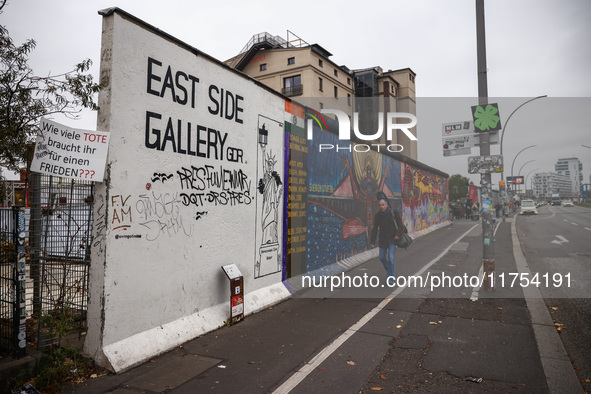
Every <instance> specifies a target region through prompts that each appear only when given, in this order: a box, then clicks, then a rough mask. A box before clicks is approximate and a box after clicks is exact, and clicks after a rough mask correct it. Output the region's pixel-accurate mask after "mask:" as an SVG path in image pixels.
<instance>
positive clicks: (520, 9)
mask: <svg viewBox="0 0 591 394" xmlns="http://www.w3.org/2000/svg"><path fill="white" fill-rule="evenodd" d="M201 3H205V4H201ZM115 6H116V7H119V8H121V9H123V10H125V11H127V12H129V13H131V14H133V15H135V16H137V17H138V18H140V19H142V20H144V21H145V22H147V23H149V24H151V25H153V26H155V27H157V28H159V29H161V30H163V31H164V32H166V33H169V34H171V35H173V36H175V37H177V38H178V39H180V40H182V41H185V42H186V43H188V44H190V45H192V46H194V47H195V48H197V49H199V50H201V51H203V52H205V53H207V54H209V55H211V56H213V57H215V58H217V59H219V60H226V59H228V58H230V57H232V56H234V55H236V54H237V53H238V52H239V51H240V50H241V49H242V47H243V46H244V45H245V44H246V42H247V41H248V40H249V39H250V38H251V36H252V35H253V34H256V33H260V32H264V31H266V32H269V33H271V34H273V35H280V36H283V37H286V35H287V30H289V31H291V32H293V33H295V34H297V35H298V36H299V37H301V38H302V39H304V40H306V41H307V42H309V43H310V44H312V43H318V44H320V45H322V46H323V47H324V48H326V49H327V50H328V51H330V52H331V53H333V57H332V58H331V59H332V60H333V61H334V62H335V63H337V64H339V65H346V66H347V67H349V68H350V69H356V68H367V67H373V66H381V67H382V68H383V69H384V70H388V69H400V68H405V67H410V68H411V69H412V70H413V71H414V72H416V74H417V77H416V94H417V97H419V98H423V97H438V98H442V99H439V100H441V102H445V103H446V104H447V103H449V102H457V103H461V105H457V106H455V108H454V110H450V111H435V112H431V111H433V106H430V107H429V106H425V108H424V109H423V110H421V108H420V105H419V107H418V109H417V118H418V126H417V127H418V136H419V141H418V147H419V148H418V149H419V160H420V161H422V162H424V163H426V164H428V165H430V166H432V167H435V168H438V169H440V170H442V171H445V172H447V173H449V174H450V175H452V174H456V173H459V174H462V175H466V176H467V175H468V174H467V160H468V159H467V158H468V155H463V156H455V157H443V148H442V144H441V123H443V122H453V121H463V120H470V117H471V116H470V105H475V104H477V99H476V98H475V97H477V96H478V89H477V74H476V23H475V1H474V0H444V1H442V0H389V1H384V2H382V3H380V2H369V3H363V2H361V3H360V2H358V1H355V2H353V1H351V2H348V1H341V2H329V1H326V2H320V1H308V0H304V1H297V2H291V3H289V6H280V5H279V3H273V2H269V1H265V2H262V1H248V2H247V1H235V0H224V1H210V2H193V1H177V0H168V1H167V2H162V1H154V0H141V1H140V0H120V1H118V2H114V1H104V0H94V1H80V0H56V1H47V0H9V3H8V5H7V6H6V7H5V8H4V12H3V14H2V15H0V23H1V24H2V25H4V26H6V27H7V28H8V30H9V31H10V34H11V36H12V38H13V39H14V41H15V42H16V43H18V44H20V43H22V42H23V41H25V40H26V39H28V38H33V39H35V40H36V42H37V48H36V49H35V51H34V52H33V53H32V54H31V56H30V65H31V66H32V67H33V69H34V71H35V73H36V74H38V75H46V74H48V73H50V72H52V73H58V72H64V71H66V70H70V69H71V68H72V66H73V65H74V64H76V63H78V62H79V61H81V60H83V59H86V58H90V59H92V60H93V62H94V66H93V69H92V72H93V74H94V75H95V78H96V80H98V67H99V54H100V42H101V23H102V21H101V16H99V15H98V13H97V11H98V10H101V9H104V8H109V7H115ZM485 18H486V46H487V65H488V92H489V97H490V98H491V99H490V102H499V106H500V115H501V122H502V123H503V124H504V122H505V121H506V120H507V118H508V117H509V115H510V114H511V113H512V112H513V111H514V110H515V109H516V108H517V107H518V106H519V105H520V104H521V103H523V102H525V101H526V100H529V99H530V98H533V97H536V96H540V95H548V96H549V97H548V98H543V99H539V100H535V101H533V102H531V103H529V104H526V105H525V106H523V107H522V108H521V109H519V110H518V111H517V112H515V114H514V115H513V117H512V118H511V120H510V122H509V123H508V124H507V128H506V133H505V135H504V138H503V155H504V157H505V176H507V175H510V170H511V164H512V162H513V160H514V159H515V156H516V154H517V153H518V152H519V151H520V150H521V149H523V148H525V147H527V146H529V145H537V147H535V148H530V149H527V150H525V151H523V152H522V153H521V154H520V155H519V156H518V157H517V158H516V159H515V165H514V175H517V172H518V170H519V169H522V171H521V175H527V174H528V173H531V174H532V175H530V177H529V178H528V181H529V180H530V179H531V177H532V176H533V174H535V173H536V172H541V171H553V170H554V164H555V162H556V161H557V159H559V158H562V157H577V158H579V159H580V160H581V161H582V162H583V173H584V182H590V180H589V174H590V173H591V149H589V148H585V147H583V146H582V145H587V146H591V117H590V116H589V115H588V112H589V108H591V75H590V71H591V45H589V40H590V39H591V23H590V22H589V21H591V1H589V0H563V1H556V0H485ZM448 97H458V98H459V97H466V98H473V99H472V100H459V99H457V101H456V99H451V100H450V99H445V98H448ZM508 97H509V98H508ZM471 101H472V102H471ZM425 102H429V103H433V102H437V101H433V100H431V99H429V100H427V101H425ZM420 103H421V100H419V104H420ZM56 120H58V119H56ZM58 121H60V120H58ZM63 123H65V124H67V125H69V126H71V127H77V128H82V129H95V128H96V114H95V113H91V112H84V113H83V116H82V119H81V120H79V121H70V120H67V121H63ZM499 153H500V151H499V146H498V145H497V146H493V147H492V148H491V154H499ZM478 154H479V151H478V148H473V149H472V155H478ZM531 160H535V161H533V162H531V163H528V162H529V161H531ZM470 178H471V179H472V180H474V182H475V183H476V184H479V176H476V175H473V176H470ZM498 180H500V176H498V175H494V176H493V182H498ZM528 184H529V182H528Z"/></svg>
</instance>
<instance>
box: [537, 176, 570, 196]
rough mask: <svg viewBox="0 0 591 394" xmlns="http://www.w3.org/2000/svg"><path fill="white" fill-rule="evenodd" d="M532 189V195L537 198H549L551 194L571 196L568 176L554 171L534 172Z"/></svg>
mask: <svg viewBox="0 0 591 394" xmlns="http://www.w3.org/2000/svg"><path fill="white" fill-rule="evenodd" d="M532 189H533V194H534V196H536V197H538V198H551V197H552V194H560V197H561V198H567V197H569V198H570V197H573V195H572V182H571V180H570V178H569V176H568V175H565V174H559V173H556V172H540V173H537V174H534V179H533V181H532Z"/></svg>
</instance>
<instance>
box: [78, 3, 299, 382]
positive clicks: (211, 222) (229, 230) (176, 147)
mask: <svg viewBox="0 0 591 394" xmlns="http://www.w3.org/2000/svg"><path fill="white" fill-rule="evenodd" d="M101 13H102V15H103V37H102V40H103V41H102V52H101V71H100V73H101V74H100V78H101V83H102V84H103V86H104V89H103V91H102V92H101V94H100V97H99V105H100V108H101V109H100V111H99V115H98V124H97V129H98V130H104V131H109V132H111V139H110V146H109V158H108V161H107V175H106V178H105V181H104V182H103V183H99V184H97V187H96V194H95V212H94V218H95V226H94V243H93V250H92V264H91V272H90V289H89V291H90V304H89V311H88V320H89V331H88V337H87V340H86V344H85V352H86V353H87V354H89V355H91V356H93V357H94V358H95V360H96V361H97V362H98V363H99V364H101V365H103V366H105V367H107V368H110V369H112V370H114V371H122V370H124V369H127V368H129V367H131V366H133V365H135V364H138V363H140V362H142V361H144V360H146V359H148V358H150V357H153V356H154V355H156V354H159V353H162V352H164V351H166V350H168V349H170V348H172V347H174V346H177V345H179V344H181V343H183V342H185V341H187V340H189V339H191V338H194V337H196V336H198V335H201V334H203V333H205V332H207V331H211V330H213V329H215V328H217V327H219V326H222V325H223V324H224V321H225V320H226V319H228V318H229V316H230V305H229V299H230V289H229V281H228V279H227V278H226V276H225V274H224V272H223V271H222V269H221V266H223V265H226V264H232V263H234V264H236V265H237V266H238V268H239V269H240V271H241V272H242V274H243V276H244V286H245V289H244V290H245V300H244V305H245V313H246V314H249V313H253V312H255V311H257V310H259V309H261V308H264V307H265V306H268V305H269V304H271V303H275V302H278V301H279V300H281V299H283V298H285V297H287V296H288V295H289V293H288V292H287V290H286V289H285V287H284V286H283V285H282V283H281V280H282V269H283V267H282V258H283V256H282V250H283V244H282V243H283V237H282V234H283V225H282V223H283V210H282V209H281V207H282V205H283V204H284V201H283V198H284V197H283V183H284V179H283V177H284V175H283V174H284V157H283V151H284V130H283V120H284V117H285V101H284V98H283V97H282V96H280V95H278V94H276V93H273V92H272V91H270V90H269V89H268V88H265V87H264V86H263V85H262V84H259V83H257V82H255V81H254V80H252V79H250V78H248V77H245V76H243V75H241V74H239V73H237V72H235V71H233V70H231V69H230V68H228V67H226V66H225V65H223V64H222V63H221V62H218V61H217V60H215V59H212V58H211V57H209V56H207V55H205V54H203V53H200V52H199V51H198V50H196V49H194V48H192V47H190V46H188V45H186V44H184V43H182V42H180V41H178V40H176V39H174V38H173V37H170V36H168V35H166V34H164V33H162V32H160V31H159V30H157V29H155V28H153V27H151V26H149V25H147V24H145V23H144V22H142V21H140V20H137V19H136V18H134V17H133V16H131V15H128V14H126V13H125V12H123V11H121V10H118V9H109V10H105V11H102V12H101ZM262 128H264V129H265V130H266V131H267V133H268V134H267V143H266V144H265V145H261V144H259V130H260V129H262ZM273 172H276V174H273Z"/></svg>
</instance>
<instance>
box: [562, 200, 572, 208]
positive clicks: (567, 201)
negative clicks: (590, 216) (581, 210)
mask: <svg viewBox="0 0 591 394" xmlns="http://www.w3.org/2000/svg"><path fill="white" fill-rule="evenodd" d="M561 205H562V206H563V207H574V204H573V202H572V201H571V200H564V201H562V203H561Z"/></svg>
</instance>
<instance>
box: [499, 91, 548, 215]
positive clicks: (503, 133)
mask: <svg viewBox="0 0 591 394" xmlns="http://www.w3.org/2000/svg"><path fill="white" fill-rule="evenodd" d="M544 97H548V95H547V94H545V95H543V96H537V97H534V98H532V99H529V100H527V101H526V102H524V103H522V104H521V105H520V106H519V107H517V108H515V109H514V110H513V112H511V114H510V115H509V117H508V118H507V120H506V121H505V125H504V126H503V129H502V130H501V143H500V146H501V157H502V156H503V137H504V136H505V130H506V129H507V125H508V124H509V121H510V120H511V117H512V116H513V114H514V113H515V112H517V110H518V109H519V108H521V107H523V106H524V105H525V104H527V103H531V102H532V101H534V100H537V99H541V98H544ZM511 176H513V174H511ZM504 180H505V172H504V170H503V171H501V181H504ZM507 186H508V185H507ZM507 186H505V190H508V189H509V188H508V187H507ZM504 221H505V215H504V214H503V222H504Z"/></svg>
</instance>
